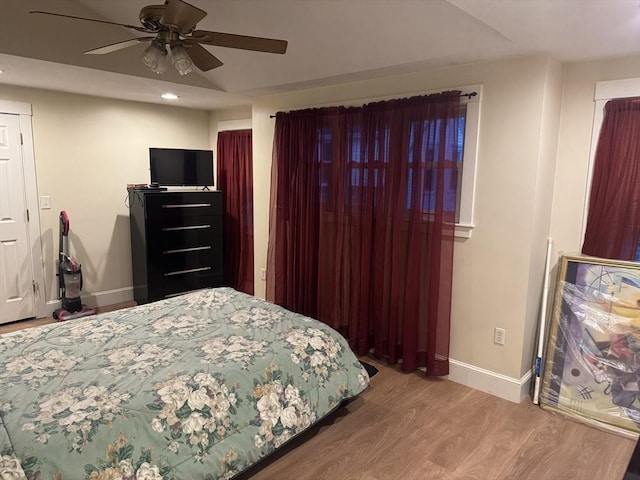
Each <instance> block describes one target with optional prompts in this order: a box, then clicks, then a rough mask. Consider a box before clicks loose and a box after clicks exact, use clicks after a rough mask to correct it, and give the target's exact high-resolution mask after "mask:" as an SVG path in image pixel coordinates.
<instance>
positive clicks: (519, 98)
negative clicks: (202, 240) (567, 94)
mask: <svg viewBox="0 0 640 480" xmlns="http://www.w3.org/2000/svg"><path fill="white" fill-rule="evenodd" d="M561 74H562V69H561V66H560V65H559V64H558V63H557V62H554V61H551V60H549V59H547V58H545V57H529V58H522V59H514V60H509V61H501V62H493V63H485V64H476V65H464V66H458V67H452V68H446V69H440V70H435V71H429V72H423V73H419V74H410V75H403V76H397V77H392V78H385V79H378V80H371V81H366V82H358V83H352V84H346V85H340V86H335V87H328V88H319V89H313V90H307V91H301V92H292V93H287V94H280V95H274V96H268V97H263V98H260V99H257V100H256V101H255V102H254V105H253V134H254V137H253V138H254V199H255V213H256V221H255V239H256V249H255V255H256V264H255V268H256V276H255V278H260V276H259V271H258V269H260V268H263V267H264V266H265V265H266V251H267V235H268V202H269V174H270V167H271V148H272V140H273V128H274V121H273V119H270V118H269V115H270V114H272V113H274V112H276V111H278V110H287V109H294V108H300V107H303V106H313V105H327V104H340V103H341V102H348V101H351V100H353V99H366V98H375V97H379V96H386V95H390V94H397V95H398V96H402V95H407V94H412V93H416V92H426V91H430V90H431V91H432V90H437V89H448V88H453V87H459V86H465V85H473V84H482V102H481V113H480V116H481V120H480V139H479V145H478V152H479V153H478V177H477V190H476V203H475V219H474V220H475V223H476V225H477V227H476V228H475V229H474V231H473V234H472V238H470V239H468V240H459V241H457V243H456V251H455V259H454V291H453V311H452V329H451V357H452V358H454V359H456V360H458V361H460V362H464V363H467V364H471V365H474V366H476V367H480V368H483V369H487V370H491V371H493V372H497V373H500V374H503V375H507V376H509V377H512V378H520V377H521V376H522V375H523V373H524V372H526V371H527V370H528V369H529V368H530V366H531V359H530V358H526V357H530V356H531V352H532V346H533V338H532V337H533V334H532V331H533V330H535V325H536V314H537V308H536V305H535V302H534V303H533V304H530V303H529V298H530V297H531V296H532V295H533V296H537V295H539V292H540V289H541V285H542V274H541V271H542V268H543V266H544V265H543V264H544V256H545V245H546V237H547V235H548V230H549V216H550V200H549V197H550V192H551V190H552V185H553V162H554V160H555V155H554V154H555V132H556V131H557V128H556V127H557V118H558V116H559V108H560V94H561V81H562V77H561ZM539 201H542V202H543V203H542V204H541V205H539V204H538V202H539ZM264 293H265V290H264V282H262V283H261V282H259V281H258V282H257V285H256V294H257V295H259V296H263V295H264ZM496 326H498V327H502V328H505V329H506V344H505V345H504V346H498V345H495V344H494V343H493V329H494V327H496Z"/></svg>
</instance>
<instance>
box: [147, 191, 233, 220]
mask: <svg viewBox="0 0 640 480" xmlns="http://www.w3.org/2000/svg"><path fill="white" fill-rule="evenodd" d="M145 200H146V207H147V208H146V214H147V219H149V220H159V221H161V222H162V223H165V222H171V221H172V220H176V219H187V218H202V217H205V216H213V215H222V202H220V201H219V199H218V198H217V197H216V195H207V194H204V195H203V194H202V192H193V193H187V192H184V193H171V194H164V195H147V196H146V197H145Z"/></svg>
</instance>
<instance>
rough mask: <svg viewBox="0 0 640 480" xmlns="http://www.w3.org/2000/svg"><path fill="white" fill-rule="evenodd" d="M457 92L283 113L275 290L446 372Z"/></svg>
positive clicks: (288, 301)
mask: <svg viewBox="0 0 640 480" xmlns="http://www.w3.org/2000/svg"><path fill="white" fill-rule="evenodd" d="M463 121H464V120H463V117H462V116H461V109H460V92H446V93H442V94H437V95H429V96H422V97H413V98H409V99H402V100H393V101H387V102H379V103H374V104H369V105H365V106H363V107H350V108H342V107H339V108H326V109H312V110H304V111H298V112H290V113H287V114H282V113H280V114H278V115H277V116H276V130H275V137H274V151H273V163H272V186H271V216H270V241H269V255H268V271H270V272H271V275H270V276H269V277H268V280H267V289H268V295H269V296H268V298H269V299H271V300H273V301H275V302H276V303H279V304H281V305H284V306H285V307H287V308H291V309H293V310H295V311H298V312H300V313H303V314H305V315H309V316H313V317H315V318H318V319H319V320H321V321H323V322H325V323H327V324H328V325H330V326H332V327H333V328H335V329H337V330H338V331H340V332H341V333H342V334H343V335H344V336H345V337H346V338H347V339H348V340H349V343H350V344H351V346H352V348H354V349H355V350H356V352H357V353H358V354H361V355H362V354H365V353H367V352H368V351H369V350H370V349H372V348H373V349H374V352H375V355H376V356H377V357H381V358H386V359H387V360H388V361H389V363H392V364H393V363H396V362H397V361H398V360H400V359H402V369H403V370H404V371H414V370H416V369H417V368H418V367H426V370H427V374H428V375H435V376H441V375H447V374H448V372H449V370H448V368H449V361H448V356H449V323H450V311H451V277H452V269H453V244H454V242H453V239H454V229H455V215H456V202H457V188H458V185H457V178H458V165H459V162H460V161H461V154H462V152H461V150H460V149H459V148H458V145H459V138H460V137H459V135H462V131H463Z"/></svg>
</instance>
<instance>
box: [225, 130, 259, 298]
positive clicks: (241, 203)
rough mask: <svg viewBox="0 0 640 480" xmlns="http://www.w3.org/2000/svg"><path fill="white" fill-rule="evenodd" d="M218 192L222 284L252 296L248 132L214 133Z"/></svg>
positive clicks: (251, 184)
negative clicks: (221, 204) (220, 200)
mask: <svg viewBox="0 0 640 480" xmlns="http://www.w3.org/2000/svg"><path fill="white" fill-rule="evenodd" d="M217 154H218V155H217V176H218V190H222V192H223V194H224V220H223V228H224V233H223V237H224V239H223V241H224V279H225V284H227V285H229V286H231V287H233V288H235V289H236V290H239V291H241V292H245V293H249V294H253V146H252V142H251V130H230V131H226V132H219V133H218V150H217Z"/></svg>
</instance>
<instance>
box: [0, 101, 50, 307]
mask: <svg viewBox="0 0 640 480" xmlns="http://www.w3.org/2000/svg"><path fill="white" fill-rule="evenodd" d="M31 112H32V110H31V104H30V103H23V102H14V101H11V100H0V113H6V114H9V115H18V116H19V118H20V133H21V134H22V167H23V168H22V171H23V175H24V193H25V203H26V206H27V209H28V211H29V222H28V232H27V233H28V237H29V251H30V253H31V274H32V278H33V281H34V282H35V286H36V288H35V296H34V299H35V315H36V318H41V317H46V316H47V315H48V314H49V313H50V312H48V311H47V306H46V303H47V302H46V298H47V295H46V291H45V287H46V284H45V282H44V278H45V277H44V256H43V253H42V231H41V229H40V208H39V202H38V186H37V182H36V162H35V155H34V149H33V131H32V128H31V117H32V113H31Z"/></svg>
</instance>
